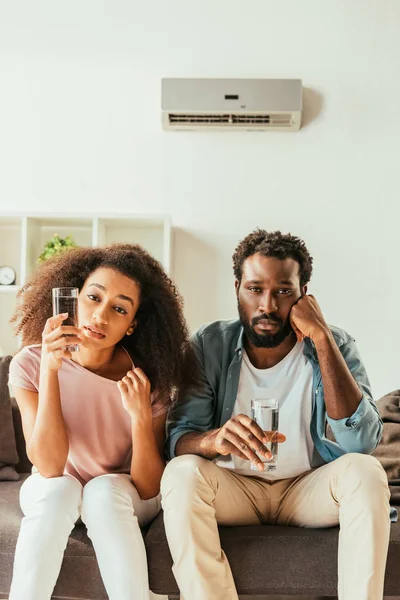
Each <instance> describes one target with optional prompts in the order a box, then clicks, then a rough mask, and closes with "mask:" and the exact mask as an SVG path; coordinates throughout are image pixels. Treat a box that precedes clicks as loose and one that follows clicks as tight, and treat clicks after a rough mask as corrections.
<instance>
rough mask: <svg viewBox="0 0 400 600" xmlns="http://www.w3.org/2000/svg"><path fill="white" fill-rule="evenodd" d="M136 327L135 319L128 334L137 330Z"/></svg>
mask: <svg viewBox="0 0 400 600" xmlns="http://www.w3.org/2000/svg"><path fill="white" fill-rule="evenodd" d="M135 327H136V321H133V323H132V325H131V326H130V327H129V329H128V331H127V332H126V335H132V333H133V332H134V331H135Z"/></svg>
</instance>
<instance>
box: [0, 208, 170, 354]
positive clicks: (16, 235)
mask: <svg viewBox="0 0 400 600" xmlns="http://www.w3.org/2000/svg"><path fill="white" fill-rule="evenodd" d="M54 234H58V235H60V236H61V237H66V236H67V235H71V236H72V238H73V240H74V242H75V243H76V244H77V245H78V246H90V247H93V246H103V245H109V244H112V243H114V242H122V243H130V244H140V245H141V246H143V247H144V248H145V249H146V250H147V251H148V252H150V254H152V255H153V256H154V257H155V258H156V259H157V260H159V261H160V262H161V264H162V265H163V266H164V268H165V270H166V272H167V273H169V268H170V253H171V223H170V219H169V217H168V216H167V215H143V214H139V215H138V214H120V213H118V214H110V213H108V214H104V213H103V214H100V215H98V216H94V215H88V214H81V215H79V216H71V214H68V213H57V214H48V213H43V214H40V213H30V214H17V213H0V266H2V265H8V266H10V267H12V268H13V269H14V271H15V272H16V275H17V278H16V284H15V285H10V286H1V285H0V349H1V350H2V351H3V352H5V353H7V354H13V353H15V352H16V351H17V350H18V340H17V339H16V338H15V337H14V336H13V332H12V329H11V326H10V324H9V323H8V321H9V319H10V318H11V316H12V314H13V313H14V310H15V302H16V295H17V293H18V290H19V289H20V287H21V286H22V285H24V284H25V282H26V280H27V278H29V276H30V275H31V274H32V273H33V272H34V270H35V269H36V268H37V265H38V263H37V259H38V257H39V256H40V254H41V253H42V251H43V248H44V246H45V244H46V242H48V241H49V240H51V238H52V237H53V236H54Z"/></svg>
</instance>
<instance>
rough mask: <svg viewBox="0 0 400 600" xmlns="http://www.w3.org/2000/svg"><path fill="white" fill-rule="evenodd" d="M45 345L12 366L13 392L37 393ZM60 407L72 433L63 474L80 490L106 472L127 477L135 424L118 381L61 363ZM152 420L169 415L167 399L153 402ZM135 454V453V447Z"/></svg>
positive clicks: (22, 355)
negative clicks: (124, 401)
mask: <svg viewBox="0 0 400 600" xmlns="http://www.w3.org/2000/svg"><path fill="white" fill-rule="evenodd" d="M40 357H41V346H40V345H38V346H27V347H26V348H24V349H23V350H21V352H19V353H18V354H17V355H16V356H15V357H14V358H13V359H12V361H11V363H10V377H9V383H10V384H11V385H12V386H13V387H19V388H24V389H26V390H31V391H32V392H39V368H40ZM58 380H59V384H60V397H61V407H62V412H63V416H64V421H65V425H66V427H67V431H68V439H69V453H68V459H67V464H66V465H65V471H64V472H65V473H69V474H70V475H73V476H74V477H76V478H77V479H78V480H79V481H80V482H81V483H82V485H84V484H85V483H87V482H88V481H90V479H93V477H98V476H99V475H104V474H106V473H129V472H130V464H131V458H132V429H131V419H130V417H129V415H128V413H127V412H126V410H125V409H124V407H123V405H122V400H121V395H120V392H119V390H118V387H117V382H116V381H112V380H111V379H106V378H105V377H101V376H100V375H96V374H95V373H92V372H91V371H88V370H87V369H85V368H84V367H82V366H81V365H79V364H77V363H76V362H73V361H72V360H68V359H63V362H62V366H61V368H60V370H59V372H58ZM151 405H152V412H153V418H154V417H158V416H160V415H162V414H165V413H166V412H167V410H168V398H166V399H164V401H163V400H160V399H159V398H158V397H157V396H156V395H155V394H152V398H151ZM133 450H134V448H133Z"/></svg>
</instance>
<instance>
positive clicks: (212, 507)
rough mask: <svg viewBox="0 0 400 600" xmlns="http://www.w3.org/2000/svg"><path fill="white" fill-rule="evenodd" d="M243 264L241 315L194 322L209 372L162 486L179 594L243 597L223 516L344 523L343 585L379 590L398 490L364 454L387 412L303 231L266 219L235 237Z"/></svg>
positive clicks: (342, 588) (371, 596)
mask: <svg viewBox="0 0 400 600" xmlns="http://www.w3.org/2000/svg"><path fill="white" fill-rule="evenodd" d="M233 268H234V274H235V278H236V282H235V287H236V295H237V302H238V310H239V320H238V321H233V322H232V321H219V322H215V323H212V324H210V325H205V326H204V327H202V328H201V329H200V330H199V331H198V332H197V333H196V334H195V335H194V338H193V344H194V347H195V349H196V352H197V355H198V358H199V362H200V365H201V370H202V385H201V388H200V391H198V392H194V393H193V392H192V393H191V394H188V395H187V396H186V397H185V398H183V399H181V402H180V403H179V404H178V405H177V407H176V408H175V410H174V412H173V414H172V416H171V419H170V422H169V439H168V451H169V454H170V458H174V457H178V458H174V460H172V461H171V462H170V463H169V464H168V466H167V468H166V470H165V473H164V476H163V479H162V484H161V489H162V496H163V508H164V512H165V514H164V519H165V527H166V533H167V538H168V542H169V546H170V549H171V554H172V558H173V561H174V567H173V571H174V575H175V578H176V580H177V582H178V585H179V588H180V590H181V594H182V598H183V599H184V600H237V598H238V595H237V592H236V588H235V584H234V581H233V577H232V573H231V570H230V567H229V564H228V561H227V559H226V556H225V554H224V552H222V550H221V546H220V541H219V535H218V528H217V524H221V525H253V524H258V523H266V524H282V525H292V526H298V527H331V526H335V525H337V524H338V523H340V544H339V568H338V574H339V576H338V596H339V599H340V600H367V599H368V600H379V599H381V598H382V596H383V581H384V572H385V564H386V555H387V549H388V543H389V528H390V521H389V490H388V484H387V478H386V475H385V472H384V470H383V469H382V467H381V466H380V464H379V463H378V461H377V460H376V459H375V458H373V457H371V456H366V455H367V454H369V453H371V452H372V451H373V450H374V448H375V447H376V445H377V444H378V442H379V440H380V438H381V434H382V422H381V420H380V418H379V414H378V411H377V409H376V406H375V404H374V401H373V399H372V397H371V392H370V386H369V382H368V378H367V374H366V372H365V369H364V366H363V364H362V362H361V359H360V356H359V353H358V350H357V348H356V346H355V343H354V340H353V339H352V338H351V337H350V336H349V335H348V334H347V333H346V332H345V331H343V330H341V329H338V328H336V327H329V326H328V325H327V324H326V322H325V319H324V316H323V314H322V312H321V309H320V307H319V305H318V303H317V301H316V299H315V298H314V297H313V296H311V295H307V283H308V282H309V280H310V278H311V273H312V258H311V256H310V255H309V252H308V250H307V248H306V246H305V244H304V242H303V241H302V240H300V239H299V238H297V237H294V236H292V235H290V234H288V235H283V234H282V233H281V232H279V231H277V232H273V233H268V232H266V231H264V230H256V231H254V232H253V233H251V234H250V235H248V236H247V237H246V238H245V239H244V240H243V241H242V242H240V244H239V245H238V247H237V248H236V250H235V253H234V255H233ZM256 396H258V397H260V396H268V397H270V398H276V399H278V401H279V430H280V433H279V437H278V441H279V442H280V444H279V451H278V462H277V469H276V471H275V472H266V471H263V467H264V465H263V463H262V462H261V461H260V458H259V457H265V458H268V457H269V456H270V454H269V453H268V451H267V448H266V446H265V444H266V442H267V441H268V440H269V439H270V437H271V433H270V432H264V431H262V430H261V429H260V428H259V427H258V426H257V424H256V423H255V422H254V421H252V420H251V418H250V416H249V415H250V402H251V398H252V397H256ZM327 424H329V425H330V427H331V430H332V433H333V436H334V439H335V441H332V439H328V438H327V437H326V436H325V431H326V425H327ZM285 439H286V441H285ZM251 464H253V465H254V466H255V467H256V468H257V469H258V471H254V470H251V468H250V467H251ZM360 548H362V551H361V552H360ZM293 559H295V557H293Z"/></svg>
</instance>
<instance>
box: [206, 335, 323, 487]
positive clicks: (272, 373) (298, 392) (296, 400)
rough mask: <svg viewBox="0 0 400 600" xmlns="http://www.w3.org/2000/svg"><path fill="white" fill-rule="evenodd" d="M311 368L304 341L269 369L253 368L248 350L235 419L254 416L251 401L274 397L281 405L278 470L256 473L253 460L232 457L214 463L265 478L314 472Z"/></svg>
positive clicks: (218, 459) (234, 413)
mask: <svg viewBox="0 0 400 600" xmlns="http://www.w3.org/2000/svg"><path fill="white" fill-rule="evenodd" d="M312 379H313V371H312V366H311V364H310V363H309V362H308V360H307V358H306V357H305V356H304V342H297V343H296V345H295V346H294V347H293V348H292V350H291V351H290V352H289V354H288V355H287V356H285V358H284V359H282V360H281V361H280V362H279V363H278V364H277V365H275V366H274V367H271V368H270V369H257V368H256V367H254V366H253V365H252V364H251V362H250V359H249V357H248V355H247V353H246V352H245V351H243V360H242V365H241V371H240V378H239V386H238V393H237V397H236V402H235V406H234V408H233V413H232V416H234V415H238V414H240V413H241V414H245V415H248V416H251V399H252V398H275V399H276V400H278V403H279V427H278V429H279V431H280V433H283V434H284V435H285V436H286V442H283V443H281V444H279V445H278V460H277V468H276V470H275V471H272V472H271V471H265V472H263V471H253V470H252V469H251V468H250V465H251V463H250V461H248V460H244V459H242V458H239V457H238V456H234V455H232V454H231V455H229V456H224V457H218V458H217V459H216V460H215V462H216V464H217V465H219V466H221V467H226V468H229V469H232V470H234V471H236V472H238V473H239V474H241V475H252V476H257V477H264V478H265V479H271V480H276V479H287V478H289V477H297V476H298V475H301V474H302V473H305V472H306V471H308V470H309V469H311V460H312V456H313V451H314V443H313V441H312V437H311V432H310V423H311V413H312Z"/></svg>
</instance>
